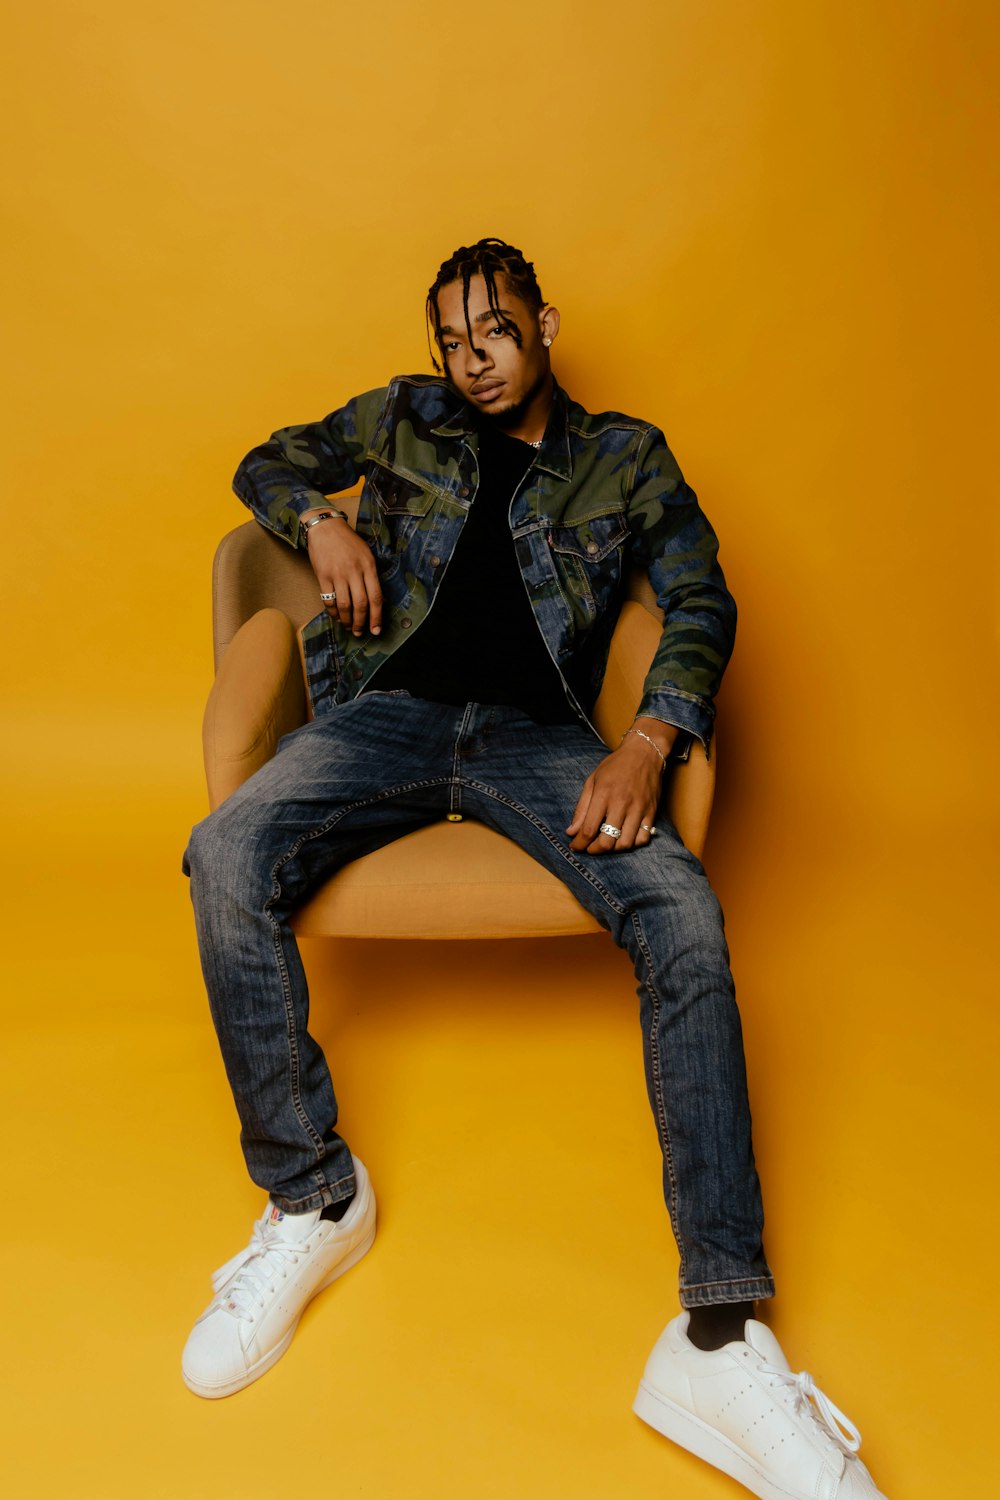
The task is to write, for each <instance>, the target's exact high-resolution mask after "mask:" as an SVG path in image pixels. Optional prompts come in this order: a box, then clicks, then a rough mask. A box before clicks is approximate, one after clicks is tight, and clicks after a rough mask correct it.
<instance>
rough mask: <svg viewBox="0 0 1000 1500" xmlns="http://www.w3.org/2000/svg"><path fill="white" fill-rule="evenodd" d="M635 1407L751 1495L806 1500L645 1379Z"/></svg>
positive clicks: (774, 1499) (674, 1440) (766, 1499)
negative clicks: (768, 1474) (767, 1473)
mask: <svg viewBox="0 0 1000 1500" xmlns="http://www.w3.org/2000/svg"><path fill="white" fill-rule="evenodd" d="M632 1410H633V1411H634V1412H635V1414H636V1416H637V1417H641V1418H642V1420H643V1421H644V1422H645V1423H647V1424H648V1426H650V1427H653V1428H655V1430H656V1431H657V1432H659V1433H662V1434H663V1436H664V1437H665V1438H669V1439H670V1441H671V1442H672V1443H676V1444H677V1445H678V1447H681V1448H686V1449H687V1451H688V1452H689V1453H693V1454H694V1455H695V1457H696V1458H701V1459H704V1461H705V1463H707V1464H711V1465H712V1467H713V1468H714V1469H721V1470H722V1472H723V1474H728V1475H729V1477H730V1479H735V1480H737V1481H738V1482H739V1483H740V1484H742V1485H744V1486H745V1488H746V1489H748V1490H749V1491H750V1493H751V1494H752V1495H759V1496H760V1500H803V1496H802V1491H801V1490H789V1489H785V1487H784V1486H783V1485H779V1484H775V1482H774V1481H773V1480H772V1479H769V1478H768V1477H767V1475H766V1474H762V1473H761V1471H760V1470H759V1469H758V1468H757V1466H756V1464H754V1462H753V1460H752V1459H749V1458H747V1456H746V1454H745V1453H744V1452H743V1450H742V1449H741V1448H738V1447H737V1446H736V1444H735V1443H733V1442H730V1440H729V1439H728V1438H726V1437H723V1435H722V1433H721V1432H717V1431H716V1430H715V1428H714V1427H709V1425H708V1423H707V1422H703V1421H702V1420H701V1418H700V1417H696V1416H695V1415H694V1413H693V1412H690V1411H687V1410H685V1408H684V1407H683V1406H678V1405H677V1404H676V1403H675V1402H673V1401H670V1400H669V1399H668V1398H667V1397H666V1396H664V1395H662V1394H661V1393H660V1392H659V1391H657V1390H654V1388H653V1387H652V1386H651V1385H648V1384H647V1383H646V1381H645V1380H641V1381H640V1382H639V1390H638V1392H637V1394H636V1398H635V1400H634V1401H633V1402H632Z"/></svg>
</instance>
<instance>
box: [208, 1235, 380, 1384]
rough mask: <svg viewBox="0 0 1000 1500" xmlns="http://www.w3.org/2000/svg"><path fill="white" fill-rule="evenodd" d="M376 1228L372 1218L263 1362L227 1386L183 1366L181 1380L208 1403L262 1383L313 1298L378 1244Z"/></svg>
mask: <svg viewBox="0 0 1000 1500" xmlns="http://www.w3.org/2000/svg"><path fill="white" fill-rule="evenodd" d="M375 1229H376V1224H375V1220H374V1218H373V1219H372V1226H371V1228H370V1229H369V1230H368V1231H367V1232H366V1233H365V1237H364V1239H363V1240H361V1241H360V1242H359V1243H358V1244H357V1245H355V1247H354V1249H353V1250H352V1251H351V1252H350V1254H349V1255H346V1256H345V1257H344V1259H343V1260H342V1261H340V1263H339V1264H338V1265H336V1266H334V1268H333V1270H332V1271H331V1272H330V1273H329V1275H328V1276H325V1277H324V1278H323V1280H322V1281H321V1282H320V1284H319V1286H318V1287H317V1288H316V1290H315V1291H314V1292H310V1294H309V1296H308V1298H307V1299H306V1301H305V1302H303V1304H302V1307H301V1309H300V1311H299V1315H298V1317H297V1318H296V1319H295V1322H294V1323H293V1324H292V1325H291V1327H290V1328H289V1329H288V1332H287V1333H285V1334H283V1335H282V1337H281V1339H280V1340H279V1341H278V1343H277V1344H275V1346H274V1348H273V1349H269V1350H268V1352H267V1353H266V1354H262V1355H261V1357H260V1359H258V1360H257V1362H256V1363H255V1364H253V1365H251V1366H250V1368H249V1369H248V1370H247V1372H246V1374H245V1375H243V1376H241V1377H240V1379H239V1380H230V1381H229V1382H227V1384H226V1385H202V1384H200V1382H199V1381H197V1380H192V1379H190V1377H189V1376H188V1375H187V1373H186V1371H185V1370H184V1369H183V1367H182V1368H181V1377H182V1379H183V1381H184V1384H185V1385H186V1386H187V1388H188V1390H189V1391H193V1392H194V1394H195V1395H196V1396H204V1397H205V1399H206V1400H208V1401H217V1400H221V1398H222V1397H223V1396H235V1394H236V1392H237V1391H242V1390H245V1389H246V1387H247V1386H248V1385H252V1384H253V1382H254V1381H255V1380H259V1379H260V1377H261V1376H262V1375H266V1374H267V1372H268V1370H269V1369H270V1368H271V1366H272V1365H276V1364H277V1363H278V1360H279V1359H280V1358H281V1356H282V1355H283V1354H284V1352H285V1350H286V1349H287V1348H288V1346H289V1344H290V1343H291V1342H292V1339H293V1338H294V1337H295V1330H296V1328H298V1326H299V1319H300V1318H301V1317H302V1314H303V1313H304V1312H305V1310H306V1308H307V1307H308V1306H309V1304H310V1302H312V1300H313V1298H315V1297H318V1296H319V1294H320V1292H322V1291H325V1290H326V1288H327V1287H328V1286H330V1285H331V1284H332V1283H333V1282H334V1281H336V1280H337V1277H338V1276H343V1274H344V1272H345V1271H349V1270H350V1269H351V1267H352V1266H356V1265H357V1263H358V1261H359V1260H360V1259H361V1257H362V1256H363V1255H367V1254H368V1251H369V1250H370V1249H371V1247H372V1245H373V1244H374V1243H375Z"/></svg>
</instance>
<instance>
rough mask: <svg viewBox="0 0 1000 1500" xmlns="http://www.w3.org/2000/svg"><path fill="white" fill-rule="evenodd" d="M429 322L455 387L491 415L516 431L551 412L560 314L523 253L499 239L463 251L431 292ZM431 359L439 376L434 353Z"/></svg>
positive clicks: (440, 274)
mask: <svg viewBox="0 0 1000 1500" xmlns="http://www.w3.org/2000/svg"><path fill="white" fill-rule="evenodd" d="M427 318H428V322H429V325H430V328H431V331H432V333H433V338H434V343H435V344H436V345H437V348H438V350H439V351H440V354H441V358H442V360H443V362H444V370H445V373H446V374H447V376H448V378H449V380H450V381H451V383H452V385H454V386H455V388H456V390H458V391H459V392H460V393H461V394H462V395H463V396H464V397H465V399H466V400H467V401H468V402H469V403H470V404H471V405H472V406H474V407H475V408H476V409H477V410H478V411H480V412H482V413H483V415H484V416H488V417H491V418H495V419H497V421H498V423H499V425H501V426H503V427H511V426H516V425H518V423H519V422H520V421H521V419H522V418H523V417H525V416H526V415H527V414H528V413H530V412H531V410H532V409H533V408H536V409H538V408H540V407H543V406H546V407H547V405H548V402H549V399H550V396H551V387H552V377H551V369H550V364H549V346H550V345H551V343H552V340H553V339H554V338H555V336H556V334H557V332H558V330H559V314H558V312H557V311H556V309H555V308H554V307H549V306H548V304H547V303H546V302H545V301H544V300H543V298H542V293H541V289H540V288H539V285H538V281H537V279H536V277H535V270H534V267H533V266H532V264H531V262H530V261H527V260H525V258H524V256H523V255H522V254H521V252H520V250H516V249H515V248H514V246H513V245H508V244H506V243H505V242H504V241H503V240H498V239H484V240H478V241H477V242H476V244H474V245H463V246H462V247H461V248H460V249H458V250H456V251H455V253H454V255H452V256H450V257H449V259H448V260H446V261H445V262H444V264H443V265H442V267H441V269H440V270H439V271H438V274H437V278H436V280H435V282H434V285H433V286H432V287H431V289H430V291H429V292H428V293H427ZM431 359H432V361H433V364H434V368H435V369H436V370H440V369H441V365H439V364H438V361H437V359H436V358H435V355H434V349H433V347H432V349H431Z"/></svg>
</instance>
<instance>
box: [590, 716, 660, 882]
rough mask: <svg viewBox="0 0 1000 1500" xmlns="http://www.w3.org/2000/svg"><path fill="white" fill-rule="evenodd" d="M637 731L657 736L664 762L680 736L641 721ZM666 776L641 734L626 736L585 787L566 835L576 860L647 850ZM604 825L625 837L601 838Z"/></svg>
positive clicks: (652, 721)
mask: <svg viewBox="0 0 1000 1500" xmlns="http://www.w3.org/2000/svg"><path fill="white" fill-rule="evenodd" d="M647 725H648V727H647ZM635 727H636V728H641V729H643V730H644V732H645V733H647V734H649V735H650V738H654V736H655V742H656V745H657V748H658V749H659V750H660V751H661V753H662V754H663V755H664V756H666V755H667V754H668V753H669V751H670V748H671V746H672V744H673V741H674V738H675V737H676V734H677V730H676V729H675V728H674V726H673V725H671V724H662V723H660V722H659V721H658V720H650V721H640V722H639V723H637V725H636V726H635ZM663 770H664V766H663V761H661V759H660V756H659V755H658V754H657V753H656V750H655V749H654V748H653V746H652V745H648V744H647V743H646V741H645V740H644V739H642V738H641V736H639V735H637V734H627V735H626V736H625V738H624V739H623V740H622V743H621V744H620V745H619V747H618V749H617V750H612V752H611V754H610V755H606V756H605V757H604V759H603V760H602V761H601V763H600V765H599V766H598V767H597V769H596V770H595V771H592V772H591V774H590V775H589V776H588V777H587V779H586V781H585V782H584V783H583V791H582V792H581V793H580V800H579V802H578V803H577V804H576V809H575V811H574V813H573V820H572V822H571V823H570V825H569V827H568V828H567V829H566V832H567V834H568V835H570V836H571V837H572V840H573V841H572V843H571V844H570V848H571V849H574V850H575V851H576V852H577V853H578V854H581V853H583V852H584V851H586V853H587V854H610V853H612V852H618V853H621V852H622V851H623V850H625V849H641V848H642V847H643V846H644V845H645V844H648V843H649V841H650V839H651V838H652V833H651V832H650V829H651V828H652V827H653V826H654V819H655V817H656V809H657V807H658V806H659V802H660V787H661V784H662V781H663ZM602 823H607V824H609V825H610V826H611V827H612V828H620V829H621V833H620V834H619V835H618V836H617V837H612V835H611V834H609V833H602V832H601V825H602Z"/></svg>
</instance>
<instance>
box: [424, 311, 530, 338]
mask: <svg viewBox="0 0 1000 1500" xmlns="http://www.w3.org/2000/svg"><path fill="white" fill-rule="evenodd" d="M497 312H498V313H499V314H500V316H501V318H509V319H510V321H511V322H512V323H514V322H515V321H516V320H515V318H514V314H513V313H512V312H509V311H508V309H507V308H506V307H498V308H497V311H496V312H494V311H493V309H492V308H491V307H489V308H487V309H486V311H485V312H481V313H476V316H475V317H474V318H473V319H472V322H473V323H489V322H490V320H491V319H492V320H494V321H495V320H496V315H497ZM441 332H442V333H464V332H465V329H464V328H462V329H458V328H451V327H449V325H448V324H447V323H442V324H441Z"/></svg>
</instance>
